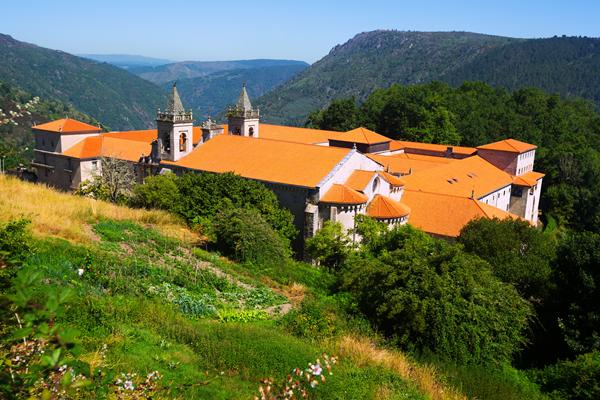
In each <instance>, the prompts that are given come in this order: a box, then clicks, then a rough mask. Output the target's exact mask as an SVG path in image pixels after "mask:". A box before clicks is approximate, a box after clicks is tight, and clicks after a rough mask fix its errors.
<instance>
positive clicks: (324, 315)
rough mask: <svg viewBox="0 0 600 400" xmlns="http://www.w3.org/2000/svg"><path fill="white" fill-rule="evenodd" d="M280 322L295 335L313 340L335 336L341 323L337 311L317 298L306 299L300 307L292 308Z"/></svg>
mask: <svg viewBox="0 0 600 400" xmlns="http://www.w3.org/2000/svg"><path fill="white" fill-rule="evenodd" d="M280 323H281V324H282V325H283V326H284V327H285V329H286V330H287V331H288V332H290V333H291V334H293V335H294V336H297V337H300V338H304V339H309V340H313V341H314V340H321V339H325V338H327V337H331V336H333V335H334V334H335V333H337V331H338V330H339V325H340V322H339V321H338V320H337V316H336V315H335V312H334V311H333V310H331V309H328V307H326V306H325V305H324V304H323V303H322V302H319V301H317V300H315V299H310V300H308V299H307V300H304V301H303V302H302V304H301V306H300V308H295V309H293V310H291V311H290V312H289V313H287V314H286V315H285V316H284V317H283V318H282V319H281V320H280Z"/></svg>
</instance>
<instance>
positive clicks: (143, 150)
mask: <svg viewBox="0 0 600 400" xmlns="http://www.w3.org/2000/svg"><path fill="white" fill-rule="evenodd" d="M150 151H151V145H150V143H146V142H142V141H136V140H127V139H120V138H114V137H109V136H105V135H100V136H93V137H90V138H86V139H84V140H82V141H81V142H79V143H77V144H75V145H74V146H72V147H70V148H69V149H67V150H66V151H65V152H64V153H63V154H64V155H65V156H69V157H74V158H80V159H90V158H99V157H113V158H119V159H122V160H128V161H134V162H135V161H138V160H139V159H140V157H141V156H143V155H144V156H146V155H148V154H150Z"/></svg>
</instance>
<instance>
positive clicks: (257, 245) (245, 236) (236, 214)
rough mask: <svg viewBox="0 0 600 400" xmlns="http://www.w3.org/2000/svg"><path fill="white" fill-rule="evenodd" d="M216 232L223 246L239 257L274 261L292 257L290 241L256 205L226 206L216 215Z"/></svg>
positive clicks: (270, 262)
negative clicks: (272, 225) (282, 236)
mask: <svg viewBox="0 0 600 400" xmlns="http://www.w3.org/2000/svg"><path fill="white" fill-rule="evenodd" d="M214 232H215V236H216V243H217V246H218V247H219V249H220V250H221V251H222V252H223V253H224V254H228V255H229V256H231V257H233V258H234V259H236V260H238V261H249V262H257V263H264V264H272V263H277V262H284V261H285V260H286V259H287V258H288V257H289V251H288V246H287V243H285V242H284V240H283V239H282V238H281V237H280V236H278V235H277V234H276V233H275V231H274V230H273V229H272V228H271V226H270V225H269V224H268V223H267V222H266V221H265V219H264V218H263V217H262V215H261V214H260V213H259V212H258V211H256V210H254V209H243V208H235V207H228V208H226V209H225V210H223V211H221V212H220V213H218V214H217V215H216V216H215V220H214Z"/></svg>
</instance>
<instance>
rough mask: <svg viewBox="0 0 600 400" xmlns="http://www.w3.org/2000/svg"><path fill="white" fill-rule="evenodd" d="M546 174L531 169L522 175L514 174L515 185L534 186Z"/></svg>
mask: <svg viewBox="0 0 600 400" xmlns="http://www.w3.org/2000/svg"><path fill="white" fill-rule="evenodd" d="M544 176H545V175H544V174H542V173H541V172H535V171H529V172H527V173H525V174H523V175H520V176H513V185H518V186H526V187H532V186H535V185H536V184H537V182H538V181H539V180H540V179H542V178H543V177H544Z"/></svg>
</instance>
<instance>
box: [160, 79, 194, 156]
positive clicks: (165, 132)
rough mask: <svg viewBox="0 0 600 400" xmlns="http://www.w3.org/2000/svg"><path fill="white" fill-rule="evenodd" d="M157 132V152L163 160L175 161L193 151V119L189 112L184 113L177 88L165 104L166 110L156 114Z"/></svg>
mask: <svg viewBox="0 0 600 400" xmlns="http://www.w3.org/2000/svg"><path fill="white" fill-rule="evenodd" d="M156 128H157V130H158V151H159V152H160V158H161V159H163V160H169V161H177V160H179V159H180V158H181V157H184V156H186V155H187V154H189V153H190V152H191V151H192V149H193V140H194V137H193V117H192V112H191V111H185V109H184V108H183V104H182V103H181V98H180V97H179V93H178V92H177V86H176V84H175V83H174V84H173V91H172V92H171V97H170V98H169V103H168V104H167V109H166V110H165V111H161V110H160V109H159V110H158V112H157V113H156Z"/></svg>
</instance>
